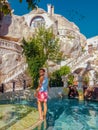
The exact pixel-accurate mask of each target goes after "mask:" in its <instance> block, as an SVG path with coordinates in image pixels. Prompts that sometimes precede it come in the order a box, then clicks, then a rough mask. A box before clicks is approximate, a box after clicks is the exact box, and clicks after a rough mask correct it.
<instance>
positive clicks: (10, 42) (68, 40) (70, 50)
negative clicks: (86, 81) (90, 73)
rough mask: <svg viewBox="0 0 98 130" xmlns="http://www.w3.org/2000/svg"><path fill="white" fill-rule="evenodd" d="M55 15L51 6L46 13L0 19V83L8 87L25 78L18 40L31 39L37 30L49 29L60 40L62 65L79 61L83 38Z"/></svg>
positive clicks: (73, 25) (84, 40)
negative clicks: (9, 84) (12, 81)
mask: <svg viewBox="0 0 98 130" xmlns="http://www.w3.org/2000/svg"><path fill="white" fill-rule="evenodd" d="M54 12H55V9H54V6H52V5H51V4H48V5H47V12H46V11H45V10H43V9H40V8H37V9H35V10H32V11H31V12H30V13H28V14H25V15H23V16H17V15H14V14H12V15H11V16H9V15H8V16H4V17H3V19H2V21H0V78H1V79H0V83H8V82H10V81H11V80H15V79H17V78H18V77H19V76H20V75H21V74H24V72H25V70H26V68H27V64H26V63H25V60H24V58H23V56H22V48H21V46H20V45H21V44H22V43H21V40H22V39H23V37H25V39H28V38H30V37H32V36H33V35H34V33H35V29H36V28H38V27H39V26H43V25H44V26H45V27H46V28H52V29H53V31H54V34H55V35H56V36H57V37H58V38H59V39H60V41H59V42H60V45H61V51H62V52H63V55H64V56H65V58H66V59H67V60H66V61H64V64H63V63H62V64H61V65H65V64H68V63H70V61H72V62H71V64H69V66H72V65H73V63H74V62H73V61H75V63H76V60H77V62H78V58H79V57H82V54H83V52H82V48H83V47H84V46H85V45H86V43H87V39H86V37H85V36H84V35H83V34H81V32H80V30H79V28H78V27H77V26H76V25H75V24H74V23H73V22H70V21H69V20H68V19H66V18H65V17H63V16H61V15H59V14H55V13H54ZM79 60H80V59H79ZM62 62H63V61H62ZM56 67H57V68H58V66H54V67H52V68H51V70H54V69H56ZM59 67H60V66H59Z"/></svg>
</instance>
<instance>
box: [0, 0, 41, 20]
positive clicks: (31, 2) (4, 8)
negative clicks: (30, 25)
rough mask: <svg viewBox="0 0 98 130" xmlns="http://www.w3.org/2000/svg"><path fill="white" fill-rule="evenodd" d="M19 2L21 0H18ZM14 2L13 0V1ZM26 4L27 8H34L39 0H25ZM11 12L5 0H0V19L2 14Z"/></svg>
mask: <svg viewBox="0 0 98 130" xmlns="http://www.w3.org/2000/svg"><path fill="white" fill-rule="evenodd" d="M19 1H20V2H21V3H22V1H23V0H19ZM13 2H14V1H13ZM26 2H27V4H28V9H34V8H36V7H37V5H38V3H39V2H40V0H26ZM8 14H11V8H10V5H9V3H8V2H7V0H0V20H2V18H3V16H4V15H8Z"/></svg>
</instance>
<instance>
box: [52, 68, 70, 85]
mask: <svg viewBox="0 0 98 130" xmlns="http://www.w3.org/2000/svg"><path fill="white" fill-rule="evenodd" d="M69 73H70V68H69V67H68V66H63V67H61V68H60V69H59V70H56V71H55V72H53V73H52V76H51V78H50V84H51V85H52V86H58V87H60V86H63V82H62V76H63V75H64V76H66V75H67V74H69Z"/></svg>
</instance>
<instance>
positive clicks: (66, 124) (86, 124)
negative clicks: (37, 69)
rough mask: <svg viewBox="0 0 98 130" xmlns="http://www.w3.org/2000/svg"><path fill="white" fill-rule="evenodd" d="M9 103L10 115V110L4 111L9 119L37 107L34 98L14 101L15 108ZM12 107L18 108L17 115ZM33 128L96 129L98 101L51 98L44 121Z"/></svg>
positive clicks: (62, 129) (45, 129) (42, 129)
mask: <svg viewBox="0 0 98 130" xmlns="http://www.w3.org/2000/svg"><path fill="white" fill-rule="evenodd" d="M7 104H9V102H7ZM19 104H22V106H20V107H19V106H17V105H19ZM11 105H12V106H10V107H9V109H10V110H12V113H11V112H10V113H11V115H10V116H9V113H8V112H9V111H10V110H9V109H7V110H8V112H7V111H6V113H7V115H8V117H10V119H11V120H12V119H13V120H14V119H15V118H17V119H18V118H21V116H24V114H22V115H21V116H20V113H22V112H23V113H25V112H27V113H29V112H30V111H31V108H32V107H37V104H36V100H34V101H25V100H22V101H19V102H17V101H15V102H14V105H15V106H17V107H18V108H15V106H13V103H12V104H11ZM27 105H28V107H27ZM25 106H26V107H25ZM13 107H14V108H13ZM0 108H1V105H0ZM3 109H4V108H3ZM14 109H16V110H18V111H17V112H18V115H15V113H14V112H13V110H14ZM20 111H21V112H20ZM17 116H19V117H17ZM2 117H3V116H2V115H1V117H0V119H2ZM11 117H13V118H11ZM34 118H36V117H34ZM3 119H4V118H3ZM7 121H8V120H7ZM8 130H10V129H8ZM33 130H98V102H90V101H88V102H87V101H78V100H76V99H60V98H55V99H51V100H49V101H48V112H47V118H46V121H44V122H43V123H42V124H41V125H39V126H38V127H36V128H35V129H33Z"/></svg>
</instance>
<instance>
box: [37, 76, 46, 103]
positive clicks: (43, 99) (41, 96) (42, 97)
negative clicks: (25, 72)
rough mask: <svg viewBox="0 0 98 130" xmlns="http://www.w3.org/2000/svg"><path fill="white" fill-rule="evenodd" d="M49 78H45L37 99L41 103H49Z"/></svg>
mask: <svg viewBox="0 0 98 130" xmlns="http://www.w3.org/2000/svg"><path fill="white" fill-rule="evenodd" d="M47 89H48V78H47V77H45V78H44V80H43V83H42V86H41V88H40V90H39V92H38V95H37V99H38V100H39V101H41V102H47V99H48V91H47Z"/></svg>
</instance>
